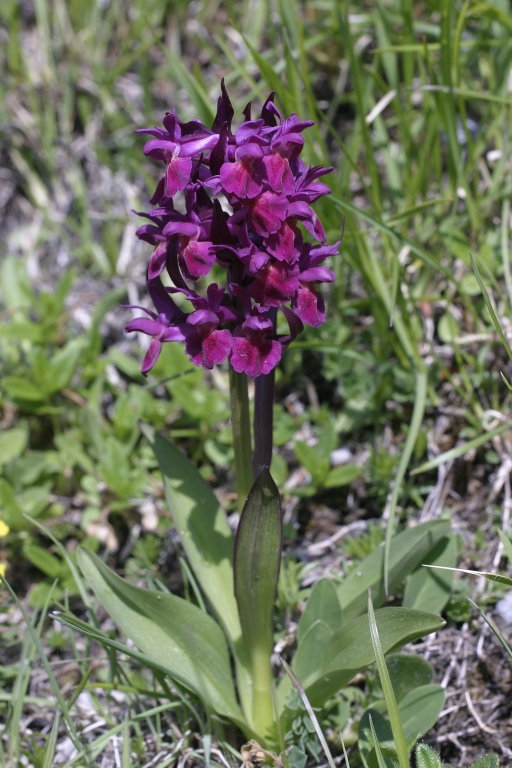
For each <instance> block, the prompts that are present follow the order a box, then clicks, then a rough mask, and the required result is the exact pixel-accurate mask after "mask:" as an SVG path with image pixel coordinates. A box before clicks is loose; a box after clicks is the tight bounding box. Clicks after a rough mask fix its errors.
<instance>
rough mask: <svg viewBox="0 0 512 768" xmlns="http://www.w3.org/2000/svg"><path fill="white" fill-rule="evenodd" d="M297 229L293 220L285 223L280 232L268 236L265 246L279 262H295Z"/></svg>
mask: <svg viewBox="0 0 512 768" xmlns="http://www.w3.org/2000/svg"><path fill="white" fill-rule="evenodd" d="M296 234H297V227H296V226H295V224H294V220H293V219H287V220H286V221H283V223H282V224H281V226H280V228H279V230H278V231H277V232H275V233H273V234H271V235H269V236H268V238H267V240H266V241H265V244H266V246H267V249H268V250H269V252H270V253H271V254H272V256H274V257H275V258H276V259H277V260H278V261H287V262H289V263H291V262H293V261H295V259H296V257H297V252H296V250H295V235H296Z"/></svg>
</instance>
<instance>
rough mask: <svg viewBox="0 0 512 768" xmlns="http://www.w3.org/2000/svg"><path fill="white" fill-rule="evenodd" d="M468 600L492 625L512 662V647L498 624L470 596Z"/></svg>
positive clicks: (488, 623) (494, 632)
mask: <svg viewBox="0 0 512 768" xmlns="http://www.w3.org/2000/svg"><path fill="white" fill-rule="evenodd" d="M467 600H468V602H470V603H471V605H472V606H473V608H474V609H475V611H477V612H478V613H479V614H480V616H481V617H482V619H483V620H484V621H485V623H486V624H487V625H488V626H489V627H490V629H491V631H492V632H493V634H494V635H495V636H496V638H497V639H498V640H499V641H500V643H501V644H502V646H503V648H504V649H505V651H506V653H507V656H508V658H509V661H510V663H511V664H512V648H511V647H510V646H509V644H508V643H507V641H506V640H505V638H504V637H503V635H502V634H501V632H500V631H499V629H498V627H497V626H496V624H495V623H494V622H493V621H492V620H491V619H490V618H489V617H488V616H486V615H485V613H484V612H483V611H482V610H481V608H479V607H478V605H477V604H476V603H474V602H473V600H471V598H470V597H468V598H467Z"/></svg>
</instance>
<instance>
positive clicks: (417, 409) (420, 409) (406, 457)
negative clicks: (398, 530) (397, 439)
mask: <svg viewBox="0 0 512 768" xmlns="http://www.w3.org/2000/svg"><path fill="white" fill-rule="evenodd" d="M426 397H427V374H426V372H425V371H424V370H420V371H418V373H417V374H416V392H415V396H414V409H413V412H412V418H411V423H410V425H409V431H408V432H407V439H406V441H405V445H404V447H403V450H402V455H401V457H400V462H399V464H398V469H397V471H396V475H395V479H394V485H393V493H392V495H391V501H390V504H389V518H388V521H387V527H386V541H385V545H384V546H385V548H384V589H385V591H386V594H388V574H389V553H390V548H391V539H392V537H393V533H394V529H395V513H396V506H397V503H398V496H399V494H400V491H401V488H402V481H403V479H404V476H405V473H406V471H407V467H408V465H409V461H410V459H411V456H412V452H413V450H414V446H415V444H416V440H417V438H418V435H419V432H420V429H421V424H422V421H423V415H424V413H425V405H426Z"/></svg>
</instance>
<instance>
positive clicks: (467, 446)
mask: <svg viewBox="0 0 512 768" xmlns="http://www.w3.org/2000/svg"><path fill="white" fill-rule="evenodd" d="M511 429H512V425H511V424H509V423H506V424H500V425H499V426H498V427H495V428H494V429H490V430H489V431H488V432H484V434H483V435H479V436H478V437H474V438H473V439H472V440H468V441H467V443H463V444H462V445H458V446H457V447H456V448H451V449H450V450H449V451H446V452H445V453H442V454H441V455H440V456H436V458H435V459H431V460H430V461H426V462H425V463H424V464H420V466H419V467H416V468H415V469H413V470H412V471H411V475H419V474H420V473H421V472H429V471H430V470H431V469H436V467H439V466H441V464H446V463H447V462H448V461H453V459H458V458H460V457H461V456H464V455H465V454H466V453H469V451H472V450H473V449H475V448H480V446H481V445H485V444H486V443H490V442H491V440H492V439H493V438H494V437H498V436H499V435H503V434H504V433H505V432H510V430H511Z"/></svg>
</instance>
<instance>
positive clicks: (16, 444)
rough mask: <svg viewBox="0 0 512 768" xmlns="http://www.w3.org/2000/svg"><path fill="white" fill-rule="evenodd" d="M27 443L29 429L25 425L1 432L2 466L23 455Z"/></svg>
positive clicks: (0, 453) (0, 462)
mask: <svg viewBox="0 0 512 768" xmlns="http://www.w3.org/2000/svg"><path fill="white" fill-rule="evenodd" d="M26 445H27V430H26V429H25V428H24V427H14V429H6V430H4V431H3V432H1V433H0V466H2V465H3V464H8V463H9V462H10V461H12V460H13V459H16V458H17V457H18V456H21V454H22V453H23V451H24V450H25V447H26Z"/></svg>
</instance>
